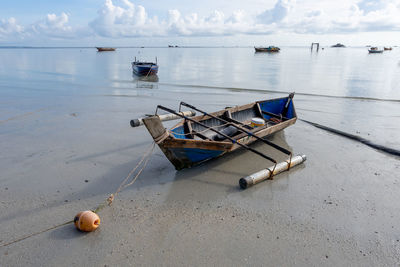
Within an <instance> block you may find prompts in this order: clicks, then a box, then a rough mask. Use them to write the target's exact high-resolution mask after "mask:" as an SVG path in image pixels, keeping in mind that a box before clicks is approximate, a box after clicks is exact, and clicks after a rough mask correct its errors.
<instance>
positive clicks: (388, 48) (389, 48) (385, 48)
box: [383, 47, 392, 51]
mask: <svg viewBox="0 0 400 267" xmlns="http://www.w3.org/2000/svg"><path fill="white" fill-rule="evenodd" d="M383 50H385V51H386V50H392V48H391V47H384V48H383Z"/></svg>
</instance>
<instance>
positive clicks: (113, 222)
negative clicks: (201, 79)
mask: <svg viewBox="0 0 400 267" xmlns="http://www.w3.org/2000/svg"><path fill="white" fill-rule="evenodd" d="M109 99H110V100H109V101H108V103H107V105H105V106H107V108H100V107H99V106H97V109H94V108H93V106H92V107H90V106H85V107H83V106H82V107H76V108H75V109H70V110H64V109H63V108H59V109H58V110H56V112H54V111H51V110H44V111H40V112H37V113H35V114H30V115H27V116H26V117H23V118H19V119H15V120H10V121H7V122H4V123H3V124H2V125H1V127H3V128H6V129H9V131H10V132H12V133H13V134H12V135H9V136H8V138H7V140H5V139H2V141H1V147H2V151H3V153H2V159H1V161H0V168H1V170H2V172H1V188H0V190H1V194H0V203H1V205H0V211H1V212H0V214H1V216H0V228H1V230H0V232H1V241H0V245H2V244H5V243H8V242H10V241H13V240H15V239H18V238H20V237H24V236H26V235H29V234H32V233H35V232H39V231H41V230H43V229H46V228H49V227H51V226H53V225H58V224H61V223H63V222H66V221H69V220H71V219H73V217H74V215H75V214H76V213H77V212H79V211H81V210H85V209H93V208H95V207H96V206H97V205H99V204H100V203H102V202H103V201H104V200H105V199H106V198H107V197H108V195H109V194H110V193H112V192H114V191H115V190H116V188H117V187H118V185H119V183H120V182H121V181H122V180H123V179H124V178H125V177H126V175H127V174H128V173H129V171H130V170H131V169H132V168H133V167H134V166H135V165H136V164H137V162H138V161H139V160H140V157H141V156H142V154H143V153H144V152H145V151H146V149H148V146H149V145H150V144H151V138H150V136H149V135H148V133H147V132H146V130H145V129H144V128H138V129H132V128H130V127H129V119H131V118H132V117H133V116H134V115H135V114H139V113H140V111H139V110H140V109H141V107H136V108H134V107H131V108H127V109H125V107H124V105H121V106H120V107H119V108H118V109H116V108H115V107H114V105H113V104H115V102H118V101H120V100H119V98H112V97H110V98H109ZM149 101H150V102H151V100H148V99H146V98H145V99H143V105H149V104H150V103H147V102H149ZM105 102H106V101H104V102H102V104H104V103H105ZM169 102H171V101H169ZM126 103H127V102H126ZM119 104H121V103H119ZM270 140H272V141H274V142H276V143H278V144H280V145H282V146H284V147H287V148H290V149H291V150H292V151H294V152H295V153H303V154H306V155H307V161H306V162H305V164H303V165H301V166H298V167H296V168H294V169H292V170H291V171H290V172H285V173H283V174H280V175H279V176H277V177H276V178H275V180H273V181H266V182H263V183H261V184H258V185H256V186H254V187H252V188H249V189H247V190H240V189H239V186H238V179H239V178H240V177H243V176H245V175H248V174H249V173H252V172H254V171H257V170H259V169H261V168H264V167H265V165H266V163H265V162H263V160H262V159H260V158H258V157H257V156H256V155H252V154H250V153H249V152H244V151H238V152H235V153H233V154H230V155H227V156H225V157H223V158H219V159H217V160H214V161H212V162H208V163H206V164H203V165H201V166H198V167H196V168H192V169H187V170H183V171H179V172H177V171H175V169H174V168H173V166H172V165H171V164H170V163H169V162H168V161H167V159H166V158H165V157H164V155H163V154H162V152H161V151H160V150H159V149H158V148H156V149H155V151H154V153H153V155H152V157H151V161H150V163H149V166H148V167H147V168H146V169H145V171H144V172H143V174H142V175H141V177H140V178H139V180H138V181H137V182H136V183H135V184H134V185H133V186H132V187H130V188H127V189H126V190H124V191H123V192H121V193H120V194H119V195H118V197H117V199H116V200H115V201H114V203H113V205H112V206H111V207H106V208H105V209H104V210H102V211H101V212H100V213H99V215H100V217H101V220H102V221H101V226H100V228H99V229H98V230H96V231H95V232H93V233H88V234H85V233H81V232H78V231H77V230H76V229H75V228H74V226H73V225H72V224H68V225H65V226H62V227H59V228H57V229H54V230H51V231H47V232H45V233H42V234H39V235H36V236H33V237H31V238H28V239H25V240H23V241H20V242H17V243H14V244H12V245H9V246H5V247H4V246H2V247H0V251H1V252H0V253H1V265H2V266H22V265H29V266H39V265H40V266H71V265H72V266H75V265H76V266H82V265H85V266H126V265H133V266H141V265H153V266H154V265H166V266H187V265H197V266H198V265H218V266H242V265H247V264H248V265H266V266H272V265H273V266H290V265H302V266H307V265H325V266H338V265H341V266H344V265H357V266H377V265H380V266H383V265H386V266H393V265H396V264H397V263H398V262H399V261H400V256H399V255H400V254H399V249H400V242H399V239H400V235H399V230H400V229H399V224H398V221H399V219H400V215H399V214H398V212H397V210H398V208H397V203H398V201H399V198H400V197H399V195H398V193H397V192H398V191H399V189H400V184H399V176H398V172H399V169H400V162H399V161H398V159H396V158H395V157H392V156H389V155H386V154H383V153H381V152H377V151H376V150H374V149H371V148H369V147H366V146H364V145H362V144H359V143H357V142H354V141H351V140H347V139H344V138H342V137H339V136H335V135H333V134H330V133H327V132H324V131H322V130H319V129H316V128H314V127H313V126H310V125H308V124H305V123H304V122H301V121H298V122H297V123H296V124H295V125H294V126H292V127H289V128H288V129H286V130H284V131H283V132H279V133H277V134H276V135H275V136H273V137H272V138H271V139H270ZM254 147H256V148H259V149H263V147H262V145H261V144H258V143H257V144H255V145H254ZM266 150H267V151H268V152H269V153H270V154H271V155H273V156H276V157H278V158H282V157H281V156H280V155H278V154H276V152H274V151H273V150H272V149H269V148H267V149H266ZM4 152H6V153H4ZM282 159H283V158H282ZM267 164H268V166H269V165H270V164H269V163H267Z"/></svg>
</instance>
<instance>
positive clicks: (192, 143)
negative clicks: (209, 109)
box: [143, 98, 297, 170]
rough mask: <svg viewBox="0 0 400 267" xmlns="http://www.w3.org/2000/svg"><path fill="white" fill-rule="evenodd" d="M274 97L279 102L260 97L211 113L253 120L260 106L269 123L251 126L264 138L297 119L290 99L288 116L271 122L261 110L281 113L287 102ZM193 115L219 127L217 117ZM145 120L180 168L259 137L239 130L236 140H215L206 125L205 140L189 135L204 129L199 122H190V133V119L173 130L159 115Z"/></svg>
mask: <svg viewBox="0 0 400 267" xmlns="http://www.w3.org/2000/svg"><path fill="white" fill-rule="evenodd" d="M271 101H276V102H277V104H275V105H274V103H273V102H269V103H268V101H259V102H255V103H251V104H247V105H243V106H237V107H233V108H228V109H225V110H221V111H217V112H213V113H211V115H213V116H217V117H222V116H224V114H231V116H232V118H236V119H238V120H239V119H240V118H242V121H243V122H244V124H250V120H251V118H252V117H253V116H256V115H257V114H256V113H257V110H259V111H260V112H259V114H258V115H259V116H260V117H261V116H263V118H264V119H265V120H266V122H267V123H266V125H264V126H261V127H254V128H252V129H251V128H250V127H249V131H250V132H251V133H252V134H253V135H255V136H257V137H260V138H264V137H266V136H269V135H271V134H274V133H276V132H278V131H281V130H283V129H285V128H286V127H288V126H290V125H292V124H294V123H295V122H296V120H297V116H296V112H295V110H294V105H293V101H291V102H290V106H289V112H288V114H289V115H288V118H285V120H284V121H281V122H279V123H276V124H272V123H271V122H270V124H269V122H268V121H269V120H270V119H271V116H270V115H267V114H263V113H262V111H264V110H266V111H267V112H269V111H273V113H278V112H279V110H282V108H283V106H284V103H286V102H287V98H280V99H273V100H271ZM271 103H272V104H271ZM268 109H269V111H268ZM192 119H193V120H197V121H199V122H202V123H204V124H207V125H209V126H210V127H216V126H215V125H217V126H218V123H217V120H215V119H213V118H211V117H210V116H208V115H206V116H203V115H201V116H197V117H193V118H192ZM249 119H250V120H249ZM143 122H144V124H145V126H146V127H147V129H148V130H149V132H150V134H151V135H152V136H153V138H154V140H155V141H156V143H157V144H158V145H159V147H160V149H161V150H162V151H163V153H164V154H165V156H166V157H167V158H168V159H169V161H170V162H171V163H172V164H173V165H174V166H175V168H176V169H177V170H181V169H184V168H190V167H193V166H195V165H198V164H200V163H202V162H205V161H208V160H211V159H214V158H217V157H220V156H222V155H224V154H226V153H229V152H232V151H234V150H236V149H238V148H240V147H241V145H239V144H238V143H240V144H244V145H249V144H251V143H253V142H255V141H256V140H257V138H256V137H254V136H250V135H248V134H246V133H241V132H238V133H237V134H235V135H234V136H232V138H233V139H234V140H235V141H234V142H232V141H230V140H227V139H226V140H221V141H215V140H214V139H215V138H216V137H215V134H214V136H212V134H213V132H212V131H208V132H207V130H206V131H204V128H203V134H202V137H203V138H204V139H206V140H203V139H200V138H197V139H196V138H193V137H190V135H191V134H190V133H192V132H200V131H201V129H200V128H197V129H196V128H195V127H196V125H193V126H190V128H191V129H192V131H190V132H189V134H187V131H186V133H185V129H186V128H187V127H186V126H187V123H188V122H185V121H184V120H183V121H181V122H180V123H178V124H177V125H176V126H174V127H173V128H172V129H171V130H170V131H167V130H165V128H164V127H163V126H162V124H161V121H160V120H159V118H158V116H152V117H150V118H146V119H144V120H143ZM220 126H223V125H220ZM186 130H187V129H186ZM194 130H195V131H194ZM207 135H208V136H207ZM213 138H214V139H213Z"/></svg>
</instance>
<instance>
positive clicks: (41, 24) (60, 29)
mask: <svg viewBox="0 0 400 267" xmlns="http://www.w3.org/2000/svg"><path fill="white" fill-rule="evenodd" d="M68 20H69V18H68V15H67V14H65V13H64V12H63V13H61V15H59V16H57V15H56V14H48V15H47V16H46V18H45V19H43V20H41V21H38V22H36V23H34V24H32V25H31V27H30V30H31V32H33V33H35V34H39V35H44V36H48V37H54V38H73V37H75V36H76V31H75V30H74V29H73V28H72V27H71V26H69V25H68Z"/></svg>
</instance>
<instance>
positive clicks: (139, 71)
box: [132, 58, 158, 76]
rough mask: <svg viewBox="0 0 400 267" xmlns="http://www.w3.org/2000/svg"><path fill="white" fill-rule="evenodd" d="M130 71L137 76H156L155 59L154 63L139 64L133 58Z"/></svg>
mask: <svg viewBox="0 0 400 267" xmlns="http://www.w3.org/2000/svg"><path fill="white" fill-rule="evenodd" d="M132 71H133V73H135V74H136V75H138V76H149V75H156V74H157V72H158V65H157V58H156V63H153V62H141V61H137V60H136V58H135V61H134V62H132Z"/></svg>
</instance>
